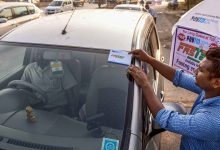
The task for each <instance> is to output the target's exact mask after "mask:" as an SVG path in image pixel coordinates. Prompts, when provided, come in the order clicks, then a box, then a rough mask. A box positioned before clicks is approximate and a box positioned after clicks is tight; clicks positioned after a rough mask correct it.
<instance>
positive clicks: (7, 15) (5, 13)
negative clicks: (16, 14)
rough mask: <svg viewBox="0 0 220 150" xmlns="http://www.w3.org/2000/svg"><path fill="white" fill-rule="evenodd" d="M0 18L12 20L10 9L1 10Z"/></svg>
mask: <svg viewBox="0 0 220 150" xmlns="http://www.w3.org/2000/svg"><path fill="white" fill-rule="evenodd" d="M0 18H6V19H8V20H10V19H12V18H13V17H12V12H11V9H10V8H6V9H3V10H2V11H1V12H0Z"/></svg>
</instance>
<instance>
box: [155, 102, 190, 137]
mask: <svg viewBox="0 0 220 150" xmlns="http://www.w3.org/2000/svg"><path fill="white" fill-rule="evenodd" d="M163 106H164V107H165V109H167V110H172V111H175V112H178V113H180V114H183V115H186V114H187V111H186V108H185V107H184V106H183V105H182V104H180V103H174V102H163ZM152 128H153V132H152V135H151V136H154V135H156V134H158V133H161V132H163V131H165V129H162V128H161V127H160V125H159V124H158V123H156V122H155V120H154V119H153V121H152Z"/></svg>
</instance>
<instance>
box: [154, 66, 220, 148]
mask: <svg viewBox="0 0 220 150" xmlns="http://www.w3.org/2000/svg"><path fill="white" fill-rule="evenodd" d="M173 84H174V85H175V86H179V87H182V88H184V89H187V90H189V91H192V92H194V93H197V94H199V96H198V98H197V99H196V101H195V103H194V105H193V108H192V111H191V113H190V114H187V115H182V114H179V113H178V112H174V111H170V110H166V109H161V110H160V111H159V112H158V113H157V115H156V118H155V119H156V121H157V122H158V123H159V124H160V126H161V127H162V128H164V129H166V130H168V131H171V132H175V133H178V134H181V135H182V139H181V145H180V149H181V150H217V149H220V96H217V97H213V98H209V99H205V93H204V91H203V90H202V89H200V88H199V87H198V86H197V85H196V84H195V78H194V77H193V76H192V75H188V74H186V73H184V72H183V71H182V70H177V71H176V74H175V77H174V80H173Z"/></svg>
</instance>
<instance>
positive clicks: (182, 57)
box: [171, 27, 220, 74]
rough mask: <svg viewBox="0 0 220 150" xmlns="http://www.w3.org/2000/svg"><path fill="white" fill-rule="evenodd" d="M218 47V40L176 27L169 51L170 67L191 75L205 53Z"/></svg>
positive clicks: (217, 38) (219, 41)
mask: <svg viewBox="0 0 220 150" xmlns="http://www.w3.org/2000/svg"><path fill="white" fill-rule="evenodd" d="M217 46H220V38H219V37H215V36H212V35H209V34H206V33H203V32H199V31H195V30H192V29H188V28H183V27H177V29H176V33H175V37H174V38H173V45H172V51H171V65H172V66H173V67H175V68H180V69H183V70H184V71H186V72H188V73H191V74H193V72H194V69H196V68H197V67H198V64H199V62H200V61H201V60H203V59H204V58H205V52H206V51H207V50H208V49H209V48H212V47H217Z"/></svg>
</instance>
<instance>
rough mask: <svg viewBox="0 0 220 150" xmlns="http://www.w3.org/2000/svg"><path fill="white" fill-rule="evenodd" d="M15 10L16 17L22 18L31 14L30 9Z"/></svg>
mask: <svg viewBox="0 0 220 150" xmlns="http://www.w3.org/2000/svg"><path fill="white" fill-rule="evenodd" d="M13 10H14V13H15V17H21V16H25V15H28V14H29V12H28V9H27V7H25V6H19V7H14V8H13Z"/></svg>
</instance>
